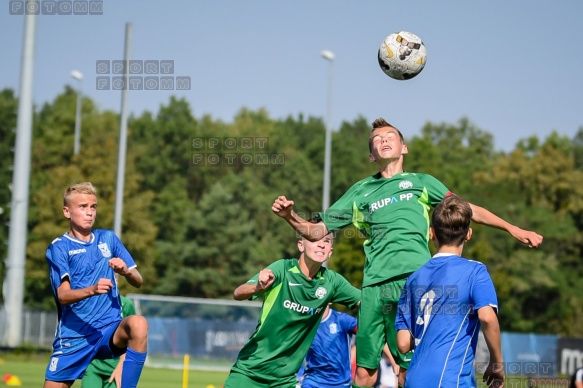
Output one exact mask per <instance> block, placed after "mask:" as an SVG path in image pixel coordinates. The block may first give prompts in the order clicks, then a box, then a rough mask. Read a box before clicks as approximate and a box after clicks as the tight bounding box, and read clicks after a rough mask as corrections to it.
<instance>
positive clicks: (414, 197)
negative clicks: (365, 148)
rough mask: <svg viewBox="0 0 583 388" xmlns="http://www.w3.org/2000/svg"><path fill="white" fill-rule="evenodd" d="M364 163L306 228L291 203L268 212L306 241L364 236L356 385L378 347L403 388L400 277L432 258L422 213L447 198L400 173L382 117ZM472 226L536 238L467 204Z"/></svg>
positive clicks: (399, 157) (373, 370)
mask: <svg viewBox="0 0 583 388" xmlns="http://www.w3.org/2000/svg"><path fill="white" fill-rule="evenodd" d="M369 151H370V156H369V157H370V161H371V162H373V163H376V164H377V167H378V171H379V172H378V173H377V174H375V175H373V176H370V177H367V178H365V179H362V180H360V181H358V182H357V183H355V184H354V185H353V186H352V187H351V188H350V189H349V190H348V191H347V192H346V193H345V194H344V195H343V196H342V197H341V198H340V199H339V200H338V201H337V202H336V203H334V204H333V205H332V206H331V207H330V208H329V209H328V210H326V211H325V212H323V213H320V214H318V216H317V218H319V219H320V220H321V221H320V222H319V223H316V224H314V223H310V222H307V221H306V220H304V219H303V218H302V217H300V216H299V215H298V214H297V213H295V212H294V211H293V205H294V202H293V201H291V200H288V199H287V198H286V197H284V196H280V197H278V198H277V199H276V200H275V202H274V203H273V206H272V210H273V212H274V213H276V214H277V215H278V216H280V217H282V218H283V219H285V220H286V221H287V222H288V223H289V224H290V225H291V226H292V227H293V228H294V229H295V230H296V231H297V232H298V233H300V234H301V235H302V236H304V237H305V238H306V239H308V240H317V239H319V238H321V236H323V235H325V234H327V233H330V232H334V231H337V230H340V229H342V228H344V227H346V226H348V225H350V224H354V225H355V226H356V227H357V228H359V229H360V230H361V231H362V232H363V233H364V234H365V235H366V236H367V237H368V238H367V240H366V241H365V242H364V252H365V256H366V258H365V263H364V276H363V283H362V302H361V304H360V307H359V318H358V319H359V329H358V332H357V334H356V337H357V342H358V344H359V346H358V348H357V355H356V362H357V369H356V375H355V383H354V384H353V386H355V387H372V386H373V385H374V384H375V381H376V374H377V368H378V365H379V360H380V356H381V350H382V348H383V346H384V343H385V341H386V343H387V344H388V345H389V348H390V349H391V353H392V354H393V357H394V358H395V361H397V363H398V364H399V365H400V366H401V368H400V371H399V384H400V385H403V384H404V381H405V374H406V372H407V368H408V366H409V361H410V360H411V354H405V355H403V354H401V353H399V352H398V351H397V347H396V331H395V313H396V308H397V303H398V301H399V297H400V295H401V291H402V289H403V286H404V285H405V281H406V280H407V277H408V276H409V275H410V274H411V273H413V272H414V271H415V270H417V269H418V268H420V267H421V266H422V265H423V264H425V262H427V261H428V260H429V258H430V257H431V255H430V252H429V247H428V241H429V210H430V209H431V208H432V207H435V206H437V204H439V203H440V202H441V200H442V199H443V198H444V197H445V196H447V195H449V194H450V192H449V190H448V189H447V188H446V187H445V186H444V185H443V184H442V183H441V182H440V181H439V180H437V179H436V178H434V177H432V176H431V175H427V174H419V173H409V172H404V171H403V156H404V155H406V154H407V152H408V150H407V145H405V143H404V140H403V135H402V134H401V132H400V131H399V130H398V129H397V128H395V127H394V126H392V125H391V124H389V123H388V122H387V121H385V120H384V119H383V118H379V119H377V120H375V121H374V122H373V124H372V131H371V134H370V138H369ZM471 207H472V212H473V216H472V220H473V221H474V222H477V223H480V224H484V225H488V226H491V227H494V228H497V229H501V230H504V231H506V232H508V233H510V235H512V236H513V237H514V238H515V239H517V240H518V241H520V242H521V243H523V244H527V245H528V246H529V247H534V248H536V247H538V246H539V245H540V244H541V243H542V239H543V238H542V236H540V235H539V234H537V233H535V232H531V231H527V230H523V229H521V228H519V227H517V226H514V225H511V224H509V223H508V222H506V221H504V220H503V219H501V218H500V217H498V216H496V215H494V214H493V213H491V212H490V211H488V210H486V209H484V208H482V207H479V206H476V205H472V204H471Z"/></svg>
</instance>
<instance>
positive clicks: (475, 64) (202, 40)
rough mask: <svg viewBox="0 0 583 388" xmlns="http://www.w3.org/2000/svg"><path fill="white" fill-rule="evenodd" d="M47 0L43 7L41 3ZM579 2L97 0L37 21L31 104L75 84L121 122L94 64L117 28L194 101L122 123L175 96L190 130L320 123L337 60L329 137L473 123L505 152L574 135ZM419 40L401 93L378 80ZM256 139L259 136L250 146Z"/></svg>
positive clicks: (10, 28)
mask: <svg viewBox="0 0 583 388" xmlns="http://www.w3.org/2000/svg"><path fill="white" fill-rule="evenodd" d="M41 1H42V0H41ZM582 15H583V1H580V0H564V1H559V2H550V1H548V0H544V1H543V0H512V1H501V0H491V1H485V0H483V1H462V0H455V1H454V0H443V1H435V0H418V1H412V2H396V1H390V0H382V1H381V0H378V1H377V0H369V1H366V2H355V1H344V0H335V1H332V0H320V1H310V2H308V1H305V0H296V1H273V0H272V1H264V0H249V1H242V0H228V1H227V0H217V1H200V0H194V1H182V0H169V1H161V0H158V1H154V0H139V1H138V0H121V1H114V0H104V2H103V15H94V16H90V15H84V16H79V15H77V16H74V15H71V16H56V15H39V16H38V18H37V34H36V37H37V40H36V55H35V67H34V90H33V95H34V100H35V103H37V104H42V103H44V102H46V101H51V100H52V99H53V98H54V97H55V96H56V95H57V94H59V93H61V92H62V91H63V89H64V86H65V85H66V84H70V85H73V86H76V85H77V81H75V80H74V79H72V78H71V76H70V72H71V70H73V69H77V70H79V71H81V72H82V73H83V74H84V80H83V85H82V87H83V91H84V93H85V94H87V95H88V96H90V97H91V98H92V99H93V100H95V101H96V102H97V104H98V105H99V107H100V108H102V109H111V110H115V111H119V109H120V105H121V92H119V91H104V90H97V83H96V77H97V76H98V74H97V68H96V62H97V61H103V60H105V61H112V60H120V59H123V43H124V31H125V23H127V22H131V23H132V25H133V42H132V59H138V60H173V61H174V75H176V76H189V77H191V82H192V83H191V89H190V90H182V91H176V90H175V91H146V90H142V91H131V92H129V97H128V104H129V105H128V106H129V109H130V110H131V112H133V113H135V114H140V113H141V112H143V111H145V110H150V111H153V112H156V111H157V110H158V108H159V106H160V105H161V104H167V103H168V101H169V98H170V96H171V95H176V96H179V97H184V98H185V99H186V100H187V101H188V102H189V103H190V104H191V107H192V109H193V114H194V115H195V116H196V117H201V116H202V115H204V114H209V115H211V116H212V117H213V118H215V119H221V120H223V121H225V122H230V121H232V120H233V117H234V115H235V114H236V113H237V112H238V111H239V110H240V109H241V108H242V107H248V108H250V109H259V108H265V109H266V110H267V111H268V112H269V114H270V115H271V116H272V117H274V118H282V117H286V116H288V115H293V116H295V117H297V115H299V114H304V115H314V116H320V117H324V118H325V117H326V103H327V102H326V101H327V85H328V71H329V64H328V62H327V61H326V60H325V59H323V58H322V57H321V56H320V52H321V51H322V50H323V49H328V50H331V51H333V52H334V54H335V56H336V59H335V61H334V70H333V97H332V124H333V127H334V128H337V127H338V126H339V125H340V123H341V122H342V121H345V120H347V121H352V120H354V119H355V118H356V117H358V116H359V115H362V116H364V117H365V118H366V119H367V120H368V121H369V122H370V121H372V120H373V119H375V118H376V117H379V116H382V117H385V118H386V119H387V120H388V121H389V122H391V123H393V124H394V125H396V126H397V127H398V128H399V129H401V130H402V131H403V132H404V133H405V136H406V137H411V136H412V135H415V134H418V133H419V131H420V129H421V127H422V126H423V125H424V124H425V123H426V122H432V123H442V122H446V123H451V124H456V123H457V122H458V120H459V119H460V118H461V117H464V116H465V117H468V118H469V119H470V120H471V122H472V123H473V124H475V125H476V126H478V127H479V128H481V129H483V130H485V131H488V132H490V133H492V134H493V135H494V139H495V145H496V148H497V149H500V150H505V151H507V150H511V149H513V148H514V146H515V144H516V142H517V141H518V140H519V139H521V138H525V137H529V136H532V135H537V136H539V138H541V139H544V138H545V137H546V136H548V135H549V134H550V133H551V132H552V131H553V130H556V131H557V132H559V133H560V134H562V135H567V136H569V137H572V136H573V135H574V134H575V133H576V132H577V130H578V129H579V127H581V126H583V114H582V113H581V112H582V111H583V109H582V108H581V106H582V101H583V76H582V72H581V67H582V65H583V54H582V51H581V42H582V41H583V29H582V28H581V21H580V19H581V16H582ZM23 26H24V18H23V17H22V16H14V15H10V14H9V2H8V0H2V2H1V8H0V36H1V38H0V41H1V42H2V44H1V47H2V51H1V52H2V61H1V63H2V72H0V88H4V87H9V88H13V89H15V90H17V93H18V89H19V79H20V61H21V55H22V37H23ZM399 30H405V31H411V32H413V33H416V34H417V35H419V36H420V37H421V38H422V39H423V41H424V43H425V45H426V47H427V52H428V58H427V65H426V67H425V69H424V70H423V72H422V73H421V74H420V75H419V76H418V77H416V78H415V79H412V80H409V81H397V80H393V79H391V78H389V77H387V76H386V75H384V73H383V72H382V71H381V70H380V68H379V66H378V63H377V60H376V54H377V50H378V47H379V45H380V43H381V41H382V40H383V38H384V37H385V36H386V35H388V34H389V33H392V32H395V31H399ZM258 135H261V134H258Z"/></svg>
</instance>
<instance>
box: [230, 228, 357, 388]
mask: <svg viewBox="0 0 583 388" xmlns="http://www.w3.org/2000/svg"><path fill="white" fill-rule="evenodd" d="M332 242H333V236H332V234H331V233H330V234H326V235H325V236H324V237H322V238H321V239H319V240H317V241H315V242H311V241H308V240H307V239H305V238H303V237H302V238H300V240H299V241H298V250H299V251H300V258H299V259H281V260H278V261H276V262H274V263H272V264H270V265H269V266H268V267H267V268H265V269H263V270H261V271H260V272H259V273H258V274H256V275H255V276H254V277H253V278H251V279H250V280H249V281H248V282H247V283H245V284H242V285H240V286H239V287H237V289H236V290H235V292H234V298H235V299H236V300H245V299H249V298H252V299H255V298H258V297H260V296H261V295H263V296H264V300H263V306H262V307H261V316H260V318H259V323H258V325H257V328H256V329H255V332H254V333H253V335H252V336H251V338H249V341H247V343H246V344H245V345H244V346H243V348H242V349H241V352H240V353H239V356H238V357H237V361H236V362H235V365H233V367H232V368H231V373H230V374H229V377H228V378H227V381H226V382H225V385H224V387H225V388H255V387H256V388H272V387H278V388H294V387H295V386H296V383H297V381H296V373H297V371H298V370H299V369H300V366H301V364H302V361H303V360H304V357H305V356H306V354H307V353H308V349H309V348H310V345H311V344H312V340H313V339H314V336H315V335H316V332H317V330H318V326H319V323H320V320H321V319H322V315H323V314H324V311H325V310H326V306H327V305H328V303H341V304H344V305H346V306H348V307H350V308H352V307H354V306H356V305H357V304H358V302H359V301H360V290H359V289H357V288H356V287H354V286H352V285H351V284H350V283H349V282H348V281H347V280H346V279H345V278H344V277H342V276H341V275H340V274H338V273H336V272H334V271H332V270H329V269H327V268H324V267H323V266H322V264H323V263H324V262H325V261H326V260H328V258H329V257H330V255H331V254H332Z"/></svg>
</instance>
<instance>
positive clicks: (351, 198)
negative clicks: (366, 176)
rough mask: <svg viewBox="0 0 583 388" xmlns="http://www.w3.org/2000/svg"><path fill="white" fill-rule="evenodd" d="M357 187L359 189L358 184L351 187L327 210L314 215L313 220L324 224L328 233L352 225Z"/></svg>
mask: <svg viewBox="0 0 583 388" xmlns="http://www.w3.org/2000/svg"><path fill="white" fill-rule="evenodd" d="M358 187H360V185H358V184H356V185H354V186H352V187H351V188H350V189H349V190H348V191H347V192H346V193H344V195H343V196H342V197H341V198H340V199H339V200H338V201H336V202H335V203H334V204H333V205H332V206H330V207H329V208H328V210H326V211H325V212H322V213H318V214H316V216H315V218H316V219H317V220H321V221H322V222H324V224H325V225H326V228H327V229H328V231H329V232H335V231H337V230H340V229H343V228H345V227H347V226H348V225H350V224H352V222H353V219H354V206H355V203H356V200H357V193H358Z"/></svg>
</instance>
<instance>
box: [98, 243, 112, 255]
mask: <svg viewBox="0 0 583 388" xmlns="http://www.w3.org/2000/svg"><path fill="white" fill-rule="evenodd" d="M97 246H98V247H99V250H100V251H101V254H102V255H103V257H110V256H111V252H110V251H109V247H108V246H107V243H101V244H98V245H97Z"/></svg>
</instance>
